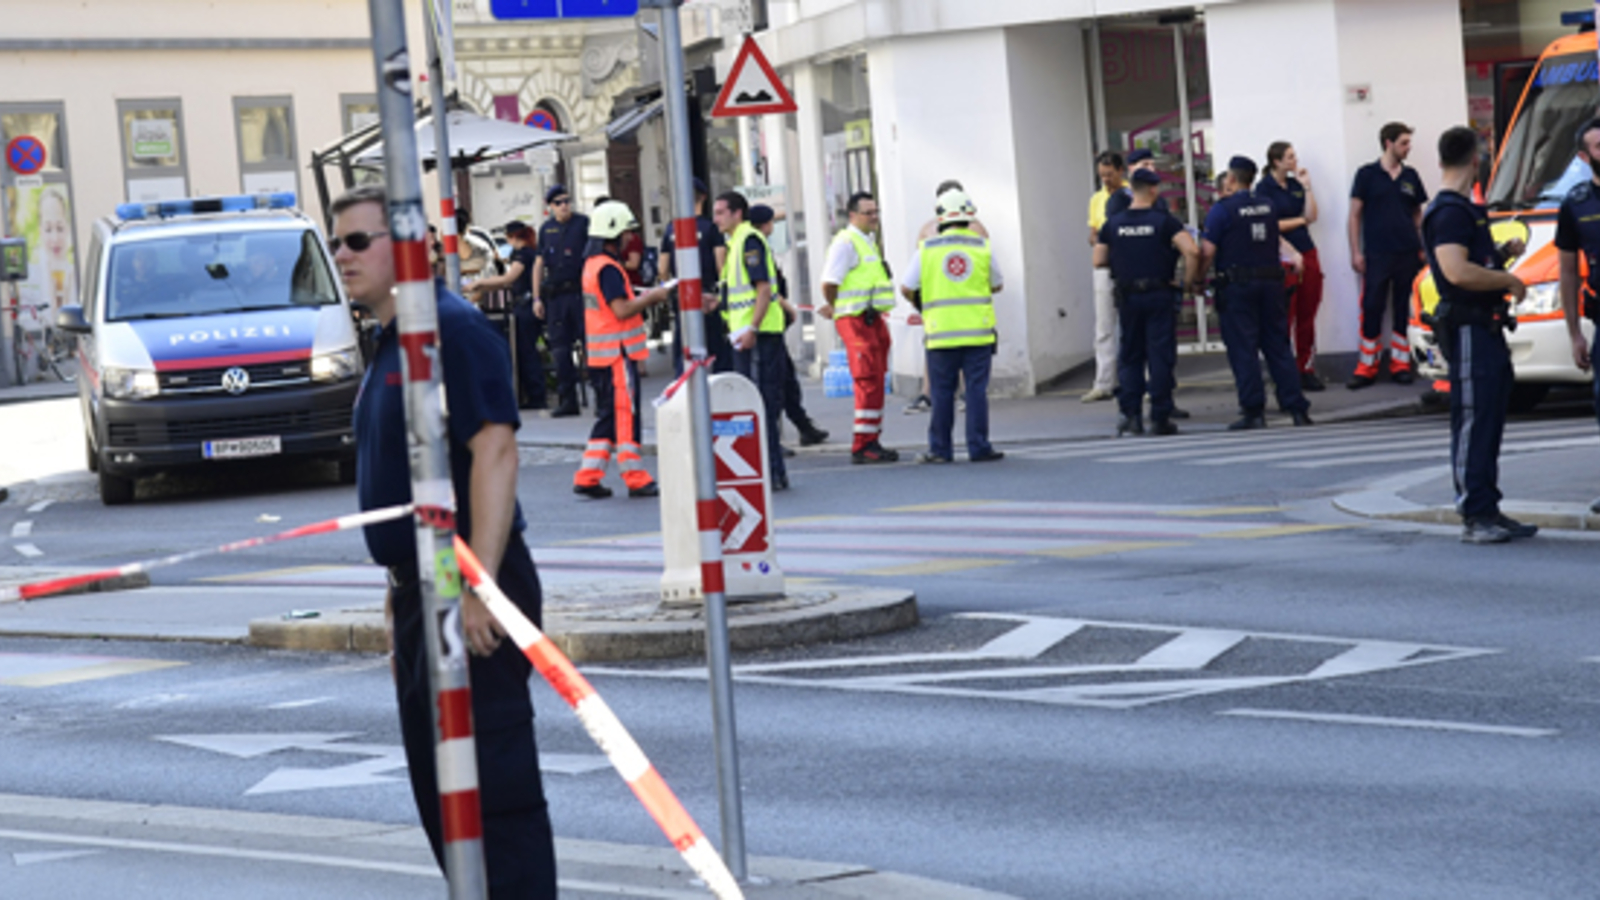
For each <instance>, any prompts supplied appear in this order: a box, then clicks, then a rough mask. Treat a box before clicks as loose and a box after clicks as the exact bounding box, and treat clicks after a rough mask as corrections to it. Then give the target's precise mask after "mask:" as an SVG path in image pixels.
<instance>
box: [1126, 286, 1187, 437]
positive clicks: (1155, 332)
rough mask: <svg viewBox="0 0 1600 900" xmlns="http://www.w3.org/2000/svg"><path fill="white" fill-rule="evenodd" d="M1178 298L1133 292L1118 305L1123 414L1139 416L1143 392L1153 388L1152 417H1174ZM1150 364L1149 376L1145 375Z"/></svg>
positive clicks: (1155, 418) (1164, 292) (1162, 294)
mask: <svg viewBox="0 0 1600 900" xmlns="http://www.w3.org/2000/svg"><path fill="white" fill-rule="evenodd" d="M1176 299H1177V298H1176V297H1174V296H1173V293H1172V292H1171V291H1153V292H1145V293H1139V294H1132V295H1130V296H1128V297H1127V298H1126V299H1125V300H1123V301H1122V302H1121V303H1119V304H1118V305H1117V327H1118V329H1119V330H1120V332H1121V341H1120V343H1119V345H1118V347H1117V406H1118V408H1119V409H1120V410H1121V411H1122V414H1123V415H1125V416H1129V417H1138V416H1140V415H1141V414H1142V413H1143V411H1144V393H1145V390H1146V387H1148V389H1149V391H1150V418H1151V419H1153V420H1155V421H1157V422H1165V421H1167V420H1168V419H1170V418H1171V417H1172V389H1173V386H1174V385H1175V384H1176V383H1177V378H1176V376H1175V375H1174V374H1173V369H1174V367H1176V366H1177V364H1178V339H1177V324H1178V323H1177V319H1178V315H1177V303H1176V302H1175V300H1176ZM1147 367H1148V369H1149V373H1150V377H1149V379H1148V380H1147V379H1146V378H1145V371H1146V368H1147Z"/></svg>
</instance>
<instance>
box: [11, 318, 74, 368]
mask: <svg viewBox="0 0 1600 900" xmlns="http://www.w3.org/2000/svg"><path fill="white" fill-rule="evenodd" d="M23 308H27V309H31V310H34V311H35V318H36V319H38V320H39V321H40V323H41V324H42V325H43V327H42V328H41V329H39V330H38V331H35V330H33V329H30V328H24V327H22V310H23ZM50 308H51V306H50V304H49V303H31V304H24V303H18V304H14V305H13V306H12V307H11V309H10V311H11V360H12V365H13V371H14V372H15V373H16V381H17V384H28V383H29V382H31V381H33V380H34V378H33V376H34V374H35V373H37V374H39V375H43V374H44V373H45V372H46V371H48V372H49V373H50V374H52V375H54V376H55V378H56V380H57V381H69V380H71V378H70V376H69V375H67V374H66V372H65V371H64V370H63V369H62V367H61V364H62V363H64V362H66V361H67V360H69V359H71V358H72V354H73V344H74V343H75V342H76V339H75V338H74V337H72V336H71V335H69V334H64V333H62V332H60V331H57V330H56V327H55V325H54V324H52V323H51V322H49V321H48V320H47V319H45V317H44V314H45V313H46V312H47V311H49V310H50Z"/></svg>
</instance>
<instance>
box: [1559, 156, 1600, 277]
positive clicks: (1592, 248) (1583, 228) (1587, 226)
mask: <svg viewBox="0 0 1600 900" xmlns="http://www.w3.org/2000/svg"><path fill="white" fill-rule="evenodd" d="M1555 244H1556V249H1557V250H1565V251H1567V252H1568V253H1581V254H1582V255H1583V257H1584V258H1585V259H1587V260H1588V262H1589V283H1590V284H1596V283H1600V188H1596V186H1595V184H1594V182H1592V181H1585V182H1584V183H1582V184H1580V185H1577V186H1576V187H1574V188H1573V189H1572V190H1570V191H1568V192H1567V196H1566V197H1565V198H1563V199H1562V201H1561V209H1560V210H1559V211H1558V212H1557V213H1556V239H1555Z"/></svg>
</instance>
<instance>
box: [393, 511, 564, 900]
mask: <svg viewBox="0 0 1600 900" xmlns="http://www.w3.org/2000/svg"><path fill="white" fill-rule="evenodd" d="M394 578H395V580H396V582H397V585H396V587H394V588H393V600H392V602H393V604H394V620H395V621H394V643H395V648H394V663H395V695H396V698H397V699H398V701H399V706H400V733H401V737H402V739H403V741H404V743H405V748H406V764H407V766H408V767H409V769H410V775H411V792H412V794H413V796H414V798H415V800H416V804H417V813H418V815H419V816H420V817H421V819H422V827H423V830H425V831H426V832H427V833H428V842H429V843H430V844H432V845H433V855H434V858H435V859H437V860H438V861H439V865H440V867H441V868H443V866H444V827H443V823H442V821H441V818H440V814H439V784H438V780H437V773H436V772H435V769H434V765H435V764H434V737H433V706H432V702H431V699H430V696H429V691H428V651H427V645H426V643H425V640H424V637H423V619H422V594H421V590H420V587H419V585H418V583H417V580H416V573H415V572H414V571H412V572H395V573H394ZM495 581H496V583H497V584H499V585H500V588H501V590H503V591H505V593H506V596H508V597H510V598H511V600H512V601H513V602H514V603H516V605H517V607H518V608H519V609H521V610H522V611H523V613H524V614H526V615H527V616H528V618H530V619H532V620H533V622H534V623H535V624H539V623H540V621H541V618H542V617H541V615H540V610H541V606H542V602H543V601H542V594H541V591H540V587H539V573H538V571H537V570H535V569H534V565H533V557H531V556H530V555H529V554H528V547H527V545H526V544H524V543H523V542H522V536H521V535H520V534H513V535H512V536H511V538H510V540H508V541H507V543H506V553H505V559H504V560H503V561H502V562H501V564H500V571H499V573H498V574H497V575H496V576H495ZM532 669H533V666H532V664H531V663H529V662H528V659H527V657H525V656H523V655H522V651H520V650H518V649H517V647H516V645H515V644H513V643H512V642H511V641H510V640H504V641H502V642H501V643H500V648H499V649H498V650H496V651H495V652H494V655H492V656H489V657H487V658H480V657H477V656H472V657H469V662H468V675H469V677H470V678H471V680H472V728H473V740H474V742H475V744H476V748H477V755H478V794H479V800H480V803H481V804H482V811H483V851H484V858H485V861H486V864H487V867H488V876H489V896H490V897H491V898H493V900H545V898H549V900H555V897H556V856H555V841H554V838H553V836H552V834H551V831H550V812H549V807H548V806H547V804H546V802H545V797H544V785H543V782H542V781H541V779H540V775H539V754H538V748H537V746H536V745H535V742H534V736H533V703H532V700H531V699H530V697H529V695H528V676H529V675H530V674H532Z"/></svg>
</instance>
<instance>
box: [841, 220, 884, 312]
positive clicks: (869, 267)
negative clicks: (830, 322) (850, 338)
mask: <svg viewBox="0 0 1600 900" xmlns="http://www.w3.org/2000/svg"><path fill="white" fill-rule="evenodd" d="M845 240H848V241H849V242H850V243H852V244H854V245H855V248H856V265H855V268H853V269H851V270H850V271H849V272H846V273H845V276H844V281H841V282H840V283H839V293H838V294H837V295H836V296H835V297H834V301H833V314H834V316H836V317H837V316H859V315H861V314H862V313H864V312H866V311H867V310H868V309H876V310H878V311H879V312H887V311H889V310H891V309H894V282H893V281H891V280H890V279H889V271H888V270H887V269H885V268H884V267H883V257H882V256H881V255H879V253H878V248H877V247H875V246H873V243H872V241H871V240H870V239H868V238H866V237H864V236H863V235H862V234H861V232H859V231H856V230H855V229H854V228H846V229H845V230H843V231H841V232H839V233H838V234H837V235H835V236H834V238H833V242H834V243H835V244H837V243H838V242H840V241H845ZM830 252H831V251H830Z"/></svg>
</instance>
